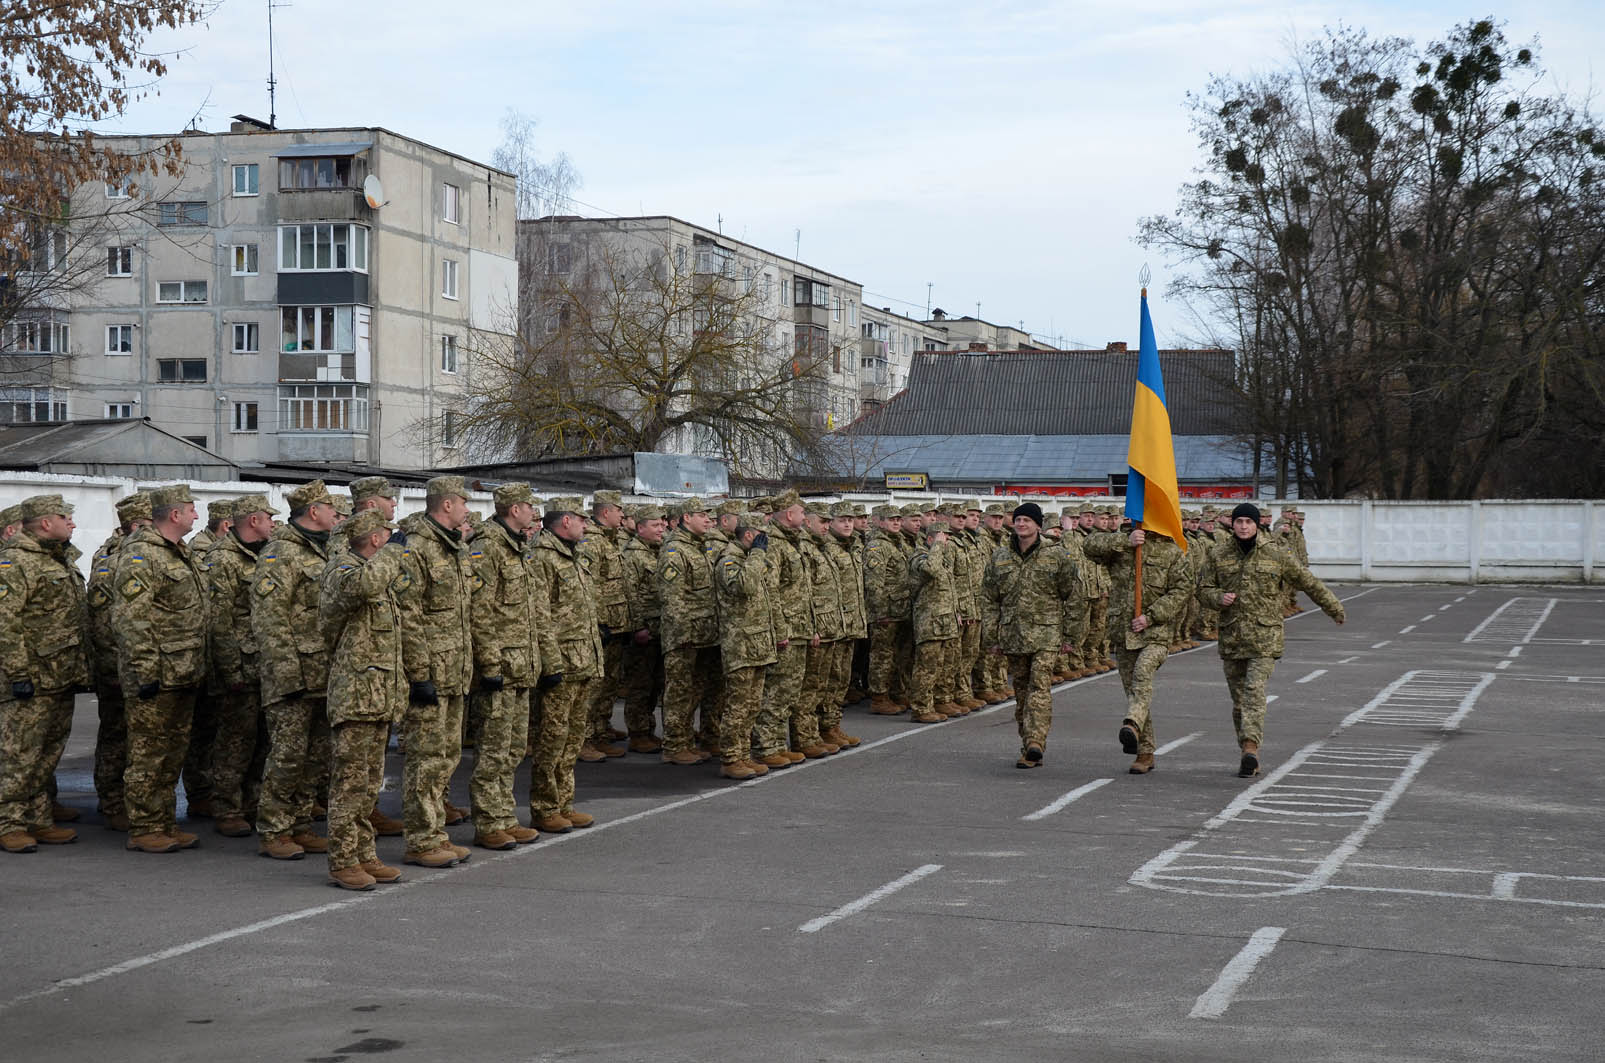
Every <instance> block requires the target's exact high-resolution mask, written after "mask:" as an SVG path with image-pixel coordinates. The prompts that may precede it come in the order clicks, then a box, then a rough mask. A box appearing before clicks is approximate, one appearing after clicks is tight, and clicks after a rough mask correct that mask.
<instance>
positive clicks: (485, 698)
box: [468, 687, 530, 834]
mask: <svg viewBox="0 0 1605 1063" xmlns="http://www.w3.org/2000/svg"><path fill="white" fill-rule="evenodd" d="M474 697H475V700H476V702H477V705H476V711H475V713H474V721H473V732H474V771H473V774H472V775H471V776H470V777H469V780H468V797H469V801H470V804H471V805H472V806H473V810H474V833H475V834H490V833H492V832H494V831H499V830H506V829H507V828H509V827H516V826H518V817H517V815H516V809H517V807H518V800H517V798H515V797H514V796H513V776H514V775H516V774H518V765H519V764H520V763H522V762H523V760H524V749H525V746H526V745H527V744H528V742H529V704H530V690H529V688H528V687H503V688H502V689H500V690H482V691H480V692H479V693H478V694H476V695H474Z"/></svg>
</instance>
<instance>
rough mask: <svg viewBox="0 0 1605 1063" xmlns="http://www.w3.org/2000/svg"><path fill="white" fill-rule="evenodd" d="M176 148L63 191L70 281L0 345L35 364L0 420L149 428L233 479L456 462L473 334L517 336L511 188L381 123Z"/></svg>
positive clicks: (262, 130) (219, 138)
mask: <svg viewBox="0 0 1605 1063" xmlns="http://www.w3.org/2000/svg"><path fill="white" fill-rule="evenodd" d="M107 139H108V140H110V141H111V142H112V143H114V144H115V145H117V146H118V147H119V148H121V149H123V150H126V151H129V152H150V151H154V150H155V149H156V148H157V147H158V146H159V145H160V144H162V143H163V142H165V141H166V140H167V139H168V138H165V137H160V138H159V137H114V138H107ZM180 143H181V145H182V148H183V153H182V170H181V172H180V173H178V174H176V175H167V174H162V175H159V176H156V177H147V178H141V179H139V180H138V181H136V182H133V183H131V185H129V186H124V187H116V186H112V185H106V184H96V185H93V186H87V187H84V188H80V189H78V190H77V191H76V192H75V194H74V196H73V199H72V217H73V218H74V219H75V220H74V221H73V222H72V223H71V224H70V225H69V226H68V227H67V228H66V230H65V231H64V232H62V233H59V234H56V235H55V236H54V239H55V240H58V241H59V242H60V243H59V250H60V252H61V256H62V261H61V262H60V263H59V264H57V265H56V266H55V268H61V269H64V270H66V269H73V270H76V271H78V273H79V274H80V275H81V277H82V280H81V282H77V283H73V284H69V285H62V286H60V290H59V291H58V292H56V293H55V294H53V295H52V296H51V297H50V298H48V299H43V298H42V299H40V300H38V305H35V306H32V307H30V309H29V310H28V311H27V312H26V313H19V314H17V315H15V317H14V318H13V320H12V321H11V322H10V323H9V324H8V326H7V328H6V330H5V331H4V332H0V360H3V361H4V362H5V363H6V364H7V365H9V366H11V367H12V368H13V369H15V367H16V364H17V363H18V362H24V363H26V362H31V363H32V365H31V372H30V373H28V374H20V373H18V372H12V373H10V374H9V375H8V376H7V378H6V379H5V380H4V381H3V383H4V384H5V391H4V394H3V395H0V421H6V420H11V421H30V420H31V421H37V420H43V419H52V420H62V419H67V418H69V417H71V418H100V417H148V418H150V419H151V421H152V422H154V423H155V424H157V425H159V426H160V427H162V428H164V429H166V430H167V431H170V432H172V433H174V434H177V435H181V436H184V437H185V438H187V439H190V440H192V441H194V442H196V443H199V444H201V445H202V446H205V447H207V448H208V449H210V450H212V451H214V452H216V453H218V454H220V455H222V456H224V457H226V458H229V459H230V460H231V461H234V462H236V463H239V464H246V465H249V464H252V463H255V462H269V461H307V462H333V463H351V464H367V465H379V466H384V467H389V468H397V469H415V468H416V469H423V468H432V467H436V466H440V465H449V464H453V463H455V462H456V461H457V460H458V459H457V456H456V453H455V450H456V441H455V439H454V438H453V431H452V414H453V412H454V411H455V410H460V409H461V408H462V405H463V403H464V402H465V398H466V393H467V387H468V383H469V381H470V379H471V373H472V368H473V367H472V365H471V364H470V363H469V359H468V356H467V352H468V351H469V350H471V349H472V348H473V347H474V346H475V344H474V342H473V335H474V333H476V332H495V333H508V332H511V331H513V329H514V326H515V322H516V307H517V291H518V266H517V257H516V246H515V245H516V241H517V227H516V222H515V214H514V211H515V195H514V178H513V176H512V175H511V174H508V173H505V172H503V171H500V170H496V169H494V168H492V167H489V166H487V165H485V164H483V163H477V162H474V161H473V160H470V159H467V158H464V157H462V156H459V155H456V154H454V153H452V152H449V151H444V150H442V149H440V148H436V147H432V146H430V145H428V144H424V143H422V142H420V141H417V140H413V139H411V138H409V137H404V136H401V135H399V134H396V133H393V132H390V131H389V130H386V129H381V128H376V127H351V128H339V129H272V128H269V127H267V126H266V125H265V124H264V123H260V122H256V121H254V120H252V119H249V118H247V117H245V116H236V120H235V121H234V123H233V124H232V125H231V127H230V129H229V131H228V132H227V133H205V132H199V131H193V130H191V131H186V132H185V134H184V135H183V136H182V137H181V138H180ZM54 250H55V248H54V247H53V248H52V251H54ZM48 261H49V259H48V256H46V257H36V265H37V266H38V267H39V268H51V267H50V266H47V265H46V263H47V262H48ZM85 263H89V264H90V265H89V268H88V269H86V268H85V265H84V264H85ZM41 330H44V331H41ZM24 392H26V394H24Z"/></svg>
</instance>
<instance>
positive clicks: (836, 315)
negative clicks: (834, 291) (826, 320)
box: [830, 295, 842, 321]
mask: <svg viewBox="0 0 1605 1063" xmlns="http://www.w3.org/2000/svg"><path fill="white" fill-rule="evenodd" d="M830 319H831V320H832V321H840V320H841V319H842V297H841V296H839V295H838V296H837V297H836V305H835V307H834V308H832V310H831V312H830Z"/></svg>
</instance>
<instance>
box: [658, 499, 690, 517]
mask: <svg viewBox="0 0 1605 1063" xmlns="http://www.w3.org/2000/svg"><path fill="white" fill-rule="evenodd" d="M684 513H685V510H683V509H681V508H680V503H679V502H665V503H663V519H664V520H674V519H675V518H676V517H679V516H681V515H682V514H684Z"/></svg>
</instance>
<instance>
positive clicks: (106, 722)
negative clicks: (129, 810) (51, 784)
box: [95, 683, 128, 816]
mask: <svg viewBox="0 0 1605 1063" xmlns="http://www.w3.org/2000/svg"><path fill="white" fill-rule="evenodd" d="M95 712H96V715H98V716H99V717H100V726H99V729H97V730H96V732H95V794H96V796H97V797H99V799H100V800H99V807H100V811H101V814H102V815H106V816H117V815H121V814H122V813H123V773H124V772H125V771H127V770H128V717H127V716H126V715H125V713H124V711H123V688H122V687H120V686H114V685H112V684H108V683H97V684H96V686H95Z"/></svg>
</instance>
